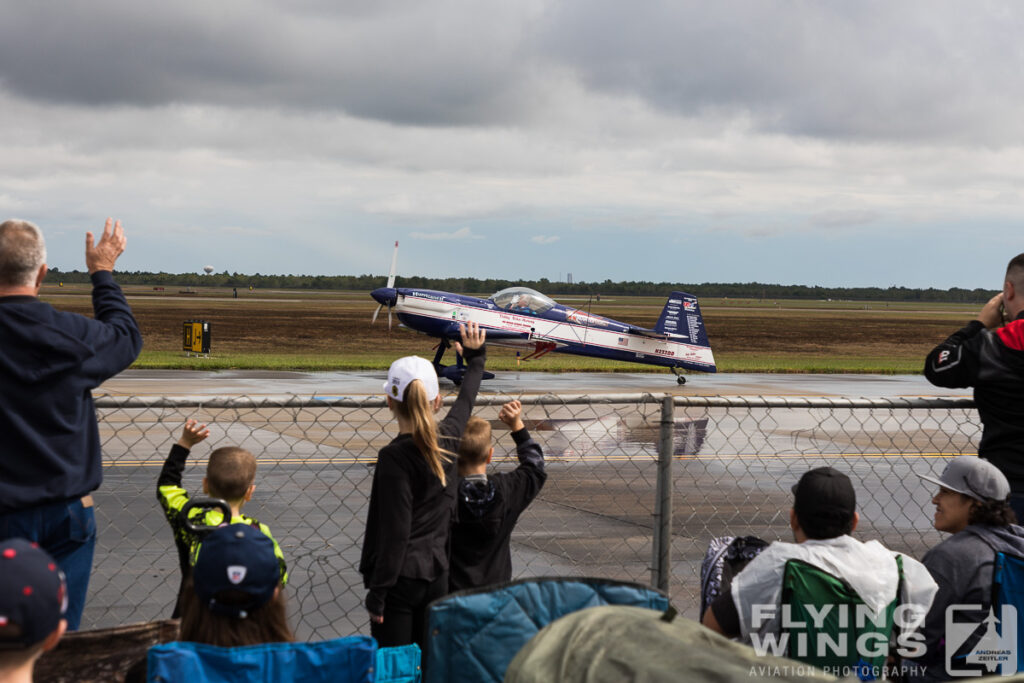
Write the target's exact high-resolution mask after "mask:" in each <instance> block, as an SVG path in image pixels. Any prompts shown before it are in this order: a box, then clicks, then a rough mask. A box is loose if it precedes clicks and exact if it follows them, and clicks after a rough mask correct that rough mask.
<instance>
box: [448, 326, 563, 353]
mask: <svg viewBox="0 0 1024 683" xmlns="http://www.w3.org/2000/svg"><path fill="white" fill-rule="evenodd" d="M484 329H485V330H487V339H488V340H490V341H493V342H496V343H497V342H501V341H520V342H530V343H531V344H532V343H534V342H541V343H545V344H552V345H553V346H555V347H558V348H561V347H563V346H567V344H566V343H565V341H563V340H561V339H552V338H549V337H547V336H545V335H543V334H537V333H536V332H534V333H533V334H530V333H529V332H516V331H514V330H499V329H496V328H493V327H486V328H484ZM444 336H446V337H448V338H449V339H458V338H459V323H456V322H453V323H449V325H448V327H446V328H445V331H444Z"/></svg>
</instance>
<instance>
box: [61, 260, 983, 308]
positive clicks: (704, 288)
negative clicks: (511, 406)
mask: <svg viewBox="0 0 1024 683" xmlns="http://www.w3.org/2000/svg"><path fill="white" fill-rule="evenodd" d="M47 280H48V281H49V282H56V281H61V282H67V283H76V282H77V283H81V282H88V281H89V274H88V273H87V272H85V271H80V270H69V271H61V270H59V269H58V268H53V269H51V270H50V274H49V275H48V276H47ZM117 280H118V282H120V283H122V284H126V285H146V286H172V287H239V288H249V287H250V286H251V287H254V288H257V289H310V290H330V289H334V290H356V291H359V290H366V291H369V290H372V289H376V288H377V287H381V286H383V284H384V282H385V281H386V280H387V278H386V276H384V275H261V274H260V273H255V274H253V275H247V274H244V273H229V272H228V271H226V270H225V271H224V272H222V273H210V274H209V275H206V274H200V273H163V272H160V273H151V272H147V271H118V272H117ZM398 284H399V286H401V287H418V288H421V289H440V290H443V291H446V292H457V293H460V294H490V293H493V292H496V291H498V290H499V289H504V288H505V287H512V286H515V285H520V286H523V287H531V288H533V289H536V290H538V291H540V292H543V293H545V294H548V295H550V296H554V297H557V296H566V295H569V296H588V295H597V294H600V295H621V296H665V295H666V294H668V292H670V291H674V290H679V291H684V292H689V293H690V294H693V295H696V296H698V297H705V298H706V297H718V298H731V299H808V300H820V299H853V300H857V301H944V302H951V303H984V302H985V301H988V300H989V299H990V298H991V297H992V296H993V295H994V294H996V290H989V289H962V288H960V287H951V288H949V289H936V288H934V287H929V288H927V289H915V288H910V287H896V286H892V287H885V288H883V287H818V286H810V285H775V284H767V283H762V282H733V283H720V282H702V283H700V284H697V283H682V282H648V281H644V280H639V281H637V280H630V281H625V282H612V281H611V280H605V281H603V282H573V283H568V282H552V281H551V280H548V279H547V278H541V279H539V280H498V279H493V278H488V279H480V278H472V277H459V278H431V277H423V276H418V275H413V276H402V277H401V278H400V281H399V282H398Z"/></svg>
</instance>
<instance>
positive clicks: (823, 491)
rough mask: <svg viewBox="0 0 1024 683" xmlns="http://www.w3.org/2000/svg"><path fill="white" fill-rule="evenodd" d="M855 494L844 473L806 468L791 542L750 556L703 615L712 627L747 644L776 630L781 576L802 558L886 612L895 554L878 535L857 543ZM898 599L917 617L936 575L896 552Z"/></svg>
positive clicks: (893, 586) (893, 590)
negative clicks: (898, 559)
mask: <svg viewBox="0 0 1024 683" xmlns="http://www.w3.org/2000/svg"><path fill="white" fill-rule="evenodd" d="M856 508H857V495H856V493H855V492H854V490H853V484H852V483H851V482H850V478H849V477H847V476H846V475H845V474H843V473H842V472H839V471H837V470H835V469H833V468H831V467H818V468H816V469H813V470H810V471H808V472H805V473H804V475H803V476H802V477H800V481H798V482H797V483H796V485H794V486H793V507H792V508H791V509H790V511H789V526H790V529H792V531H793V537H794V540H795V541H796V542H795V543H786V542H783V541H776V542H774V543H772V544H771V545H769V546H768V547H767V548H765V550H764V551H763V552H762V553H761V554H760V555H758V556H757V557H755V558H754V559H753V560H751V562H750V564H748V565H747V566H746V567H745V568H744V569H743V571H741V572H740V573H739V574H737V575H736V578H734V579H733V581H732V585H731V586H730V587H729V590H728V591H726V592H724V593H722V594H721V595H720V596H719V597H718V598H717V599H716V600H715V601H714V602H713V603H711V607H710V608H709V609H708V610H707V612H705V613H704V619H703V623H704V625H705V626H707V627H708V628H710V629H711V630H713V631H717V632H718V633H722V634H724V635H727V636H731V637H740V639H741V640H743V641H744V642H746V643H751V642H752V641H753V640H754V637H757V638H758V639H759V640H761V642H764V641H765V640H766V636H770V635H774V634H778V633H779V632H780V626H781V616H782V609H781V602H782V579H783V574H784V572H785V569H786V563H787V562H788V561H789V560H801V561H803V562H806V563H807V564H810V565H812V566H814V567H816V568H818V569H820V570H823V571H825V572H828V573H829V574H832V575H833V576H835V577H838V578H840V579H842V580H844V581H845V582H846V583H847V584H848V585H849V586H850V587H851V588H853V590H854V591H856V592H857V595H859V596H860V597H861V599H862V600H863V601H864V603H865V604H866V605H867V606H868V607H869V608H871V609H872V611H873V612H874V613H876V614H877V613H879V610H884V609H885V607H886V606H887V605H888V604H889V603H890V602H891V601H892V600H893V597H894V596H896V595H897V591H898V589H899V588H900V572H899V570H898V568H897V564H896V556H897V553H894V552H892V551H890V550H887V549H886V548H885V547H884V546H883V545H882V544H881V543H879V542H878V541H868V542H867V543H861V542H860V541H858V540H856V539H854V538H853V537H852V536H850V535H849V534H850V533H851V532H852V531H853V530H854V529H856V528H857V522H858V521H859V520H860V516H859V515H858V514H857V509H856ZM902 564H903V584H902V590H903V594H902V596H901V598H902V599H901V604H904V605H913V606H914V607H913V608H911V609H912V610H913V612H914V613H916V614H919V615H923V614H924V613H925V612H926V611H927V610H928V606H929V605H930V604H931V602H932V597H933V596H934V595H935V590H936V586H935V581H933V580H932V578H931V576H930V575H929V574H928V570H927V569H925V568H924V565H922V564H921V563H920V562H918V561H917V560H915V559H913V558H911V557H907V556H906V555H903V556H902Z"/></svg>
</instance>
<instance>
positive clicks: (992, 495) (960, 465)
mask: <svg viewBox="0 0 1024 683" xmlns="http://www.w3.org/2000/svg"><path fill="white" fill-rule="evenodd" d="M917 476H919V477H921V478H922V479H924V480H925V481H930V482H932V483H933V484H938V485H939V486H942V487H945V488H947V489H949V490H950V491H956V492H957V493H962V494H964V495H965V496H967V497H969V498H974V499H975V500H980V501H982V502H985V501H988V500H1006V498H1007V497H1008V496H1009V495H1010V482H1009V481H1007V480H1006V475H1004V474H1003V473H1002V472H1000V471H999V468H997V467H996V466H995V465H993V464H992V463H990V462H989V461H988V460H983V459H981V458H979V457H978V456H976V455H961V456H959V457H957V458H953V459H952V460H950V461H949V464H948V465H946V469H944V470H942V476H940V477H939V478H938V479H936V478H935V477H929V476H926V475H924V474H919V475H917Z"/></svg>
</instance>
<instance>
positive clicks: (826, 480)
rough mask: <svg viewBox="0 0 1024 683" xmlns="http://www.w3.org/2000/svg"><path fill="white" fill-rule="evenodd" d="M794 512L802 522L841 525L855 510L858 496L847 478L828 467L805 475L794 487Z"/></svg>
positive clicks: (809, 471) (817, 468)
mask: <svg viewBox="0 0 1024 683" xmlns="http://www.w3.org/2000/svg"><path fill="white" fill-rule="evenodd" d="M792 491H793V509H794V510H796V513H797V515H798V516H799V517H800V518H801V519H811V518H821V519H824V520H827V521H831V522H843V521H845V520H847V519H851V518H852V517H853V513H854V512H856V511H857V493H856V492H855V491H854V490H853V483H852V482H851V481H850V478H849V477H848V476H846V475H845V474H843V473H842V472H840V471H838V470H836V469H833V468H831V467H816V468H814V469H813V470H808V471H807V472H804V474H803V476H802V477H800V481H798V482H797V483H796V484H795V485H794V486H793V489H792Z"/></svg>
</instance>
